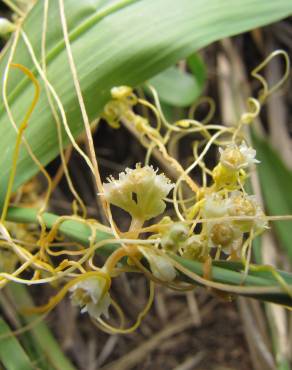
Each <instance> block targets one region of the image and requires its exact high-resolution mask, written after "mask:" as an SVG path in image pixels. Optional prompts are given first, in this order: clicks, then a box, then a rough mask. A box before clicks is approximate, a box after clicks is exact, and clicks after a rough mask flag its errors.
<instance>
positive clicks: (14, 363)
mask: <svg viewBox="0 0 292 370" xmlns="http://www.w3.org/2000/svg"><path fill="white" fill-rule="evenodd" d="M0 336H5V338H3V339H0V361H1V362H2V364H3V365H4V366H5V369H7V370H17V369H21V370H33V369H34V366H33V364H32V363H31V361H30V359H29V357H28V356H27V354H26V353H25V351H24V349H23V348H22V346H21V344H20V343H19V341H18V340H17V338H16V337H15V336H14V335H13V332H12V331H11V329H10V327H9V326H8V325H7V323H6V322H5V321H4V319H3V318H0Z"/></svg>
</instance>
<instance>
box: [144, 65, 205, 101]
mask: <svg viewBox="0 0 292 370" xmlns="http://www.w3.org/2000/svg"><path fill="white" fill-rule="evenodd" d="M149 83H150V85H152V86H153V87H155V89H156V90H157V93H158V95H159V98H160V99H161V101H163V102H165V103H167V104H170V105H174V106H178V107H186V106H188V105H191V104H192V103H193V102H194V101H195V100H196V99H197V98H198V97H199V96H200V94H201V92H202V90H201V87H200V86H199V83H198V82H197V80H196V78H195V77H193V76H192V75H191V74H190V73H187V72H183V71H182V70H180V69H179V68H177V67H170V68H168V69H166V70H165V71H163V72H161V73H160V74H159V75H157V76H155V77H153V78H151V79H150V80H149ZM146 91H147V90H146Z"/></svg>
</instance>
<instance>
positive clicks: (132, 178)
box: [103, 165, 174, 221]
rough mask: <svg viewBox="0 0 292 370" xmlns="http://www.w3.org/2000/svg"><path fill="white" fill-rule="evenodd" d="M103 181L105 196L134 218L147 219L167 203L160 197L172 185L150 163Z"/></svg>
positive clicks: (163, 195)
mask: <svg viewBox="0 0 292 370" xmlns="http://www.w3.org/2000/svg"><path fill="white" fill-rule="evenodd" d="M108 180H109V182H108V183H104V184H103V187H104V194H103V196H104V197H105V199H106V200H107V201H108V202H109V203H111V204H113V205H115V206H117V207H120V208H122V209H124V210H125V211H127V212H128V213H130V215H131V216H132V217H133V218H138V219H140V220H144V221H146V220H149V219H151V218H153V217H156V216H158V215H159V214H161V213H162V212H163V211H164V209H165V207H166V205H165V203H164V201H163V199H164V198H165V197H166V196H167V194H168V193H169V192H170V190H171V189H172V188H173V187H174V185H173V184H171V182H170V180H169V179H168V178H167V177H166V176H165V175H164V174H160V175H158V174H157V171H155V170H154V169H153V167H152V166H145V167H141V166H140V165H137V166H136V168H135V169H130V168H127V169H126V170H125V172H122V173H120V174H119V179H118V180H115V179H114V178H112V177H111V178H109V179H108Z"/></svg>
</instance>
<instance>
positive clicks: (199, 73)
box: [187, 53, 207, 91]
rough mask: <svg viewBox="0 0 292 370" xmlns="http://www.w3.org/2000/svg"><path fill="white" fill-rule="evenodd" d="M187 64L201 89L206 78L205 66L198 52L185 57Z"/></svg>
mask: <svg viewBox="0 0 292 370" xmlns="http://www.w3.org/2000/svg"><path fill="white" fill-rule="evenodd" d="M187 66H188V67H189V69H190V71H191V72H192V74H193V76H194V78H195V79H196V81H197V84H198V86H199V88H200V90H201V91H202V90H203V88H204V85H205V82H206V78H207V71H206V66H205V63H204V61H203V59H202V58H201V57H200V55H199V54H198V53H195V54H192V55H190V56H189V57H188V58H187Z"/></svg>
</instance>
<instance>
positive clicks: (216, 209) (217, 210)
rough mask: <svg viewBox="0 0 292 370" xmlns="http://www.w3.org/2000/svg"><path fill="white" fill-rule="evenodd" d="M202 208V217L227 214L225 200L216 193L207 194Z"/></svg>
mask: <svg viewBox="0 0 292 370" xmlns="http://www.w3.org/2000/svg"><path fill="white" fill-rule="evenodd" d="M202 210H203V217H204V218H216V217H223V216H225V215H226V214H227V203H226V200H225V199H224V198H223V197H222V196H221V195H220V194H218V193H212V194H210V195H207V196H206V201H205V204H204V206H203V209H202Z"/></svg>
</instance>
